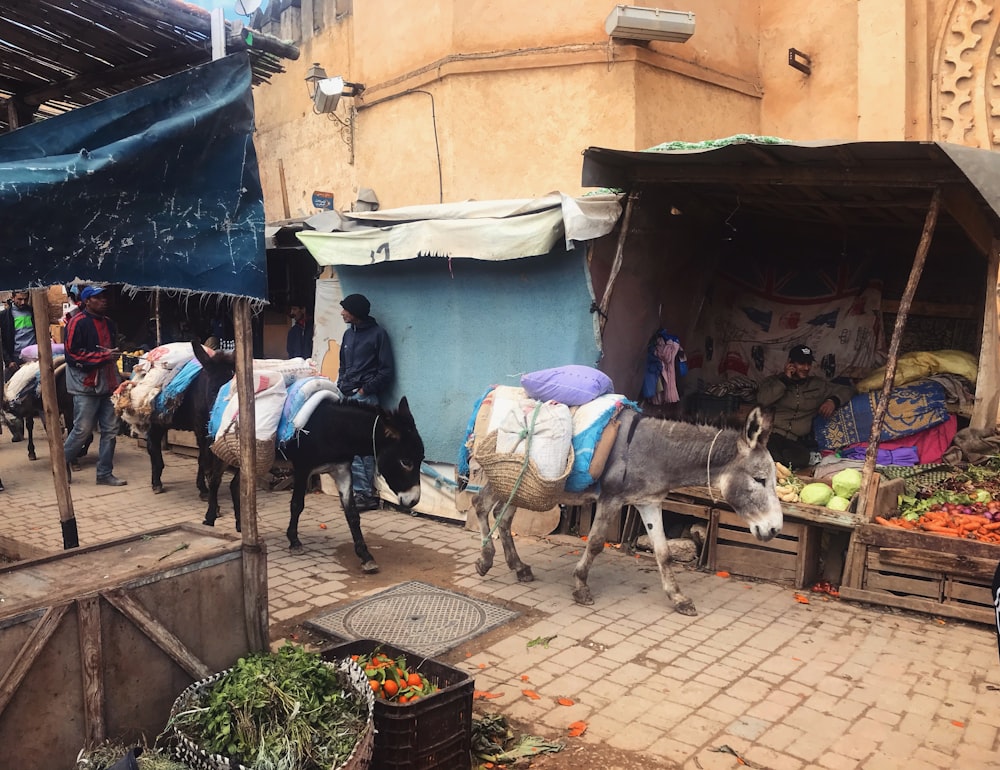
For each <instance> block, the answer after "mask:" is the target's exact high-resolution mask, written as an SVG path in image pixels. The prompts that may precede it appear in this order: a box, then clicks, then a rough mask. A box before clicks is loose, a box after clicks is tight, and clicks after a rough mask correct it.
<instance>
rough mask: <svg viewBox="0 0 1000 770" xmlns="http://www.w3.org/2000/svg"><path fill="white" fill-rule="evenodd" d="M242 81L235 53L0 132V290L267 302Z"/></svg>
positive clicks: (243, 67)
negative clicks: (59, 286)
mask: <svg viewBox="0 0 1000 770" xmlns="http://www.w3.org/2000/svg"><path fill="white" fill-rule="evenodd" d="M250 87H251V72H250V61H249V58H248V56H247V55H246V54H236V55H233V56H228V57H226V58H223V59H219V60H217V61H214V62H211V63H209V64H205V65H202V66H199V67H194V68H192V69H190V70H187V71H185V72H181V73H179V74H177V75H173V76H171V77H168V78H164V79H163V80H160V81H158V82H156V83H153V84H150V85H147V86H142V87H141V88H136V89H134V90H132V91H128V92H126V93H124V94H120V95H118V96H113V97H111V98H109V99H105V100H103V101H101V102H97V103H95V104H93V105H90V106H88V107H83V108H80V109H77V110H74V111H72V112H68V113H66V114H64V115H60V116H58V117H54V118H49V119H48V120H44V121H41V122H39V123H34V124H31V125H28V126H25V127H24V128H21V129H18V130H17V131H13V132H10V133H8V134H4V135H0V243H2V244H3V248H2V249H0V290H13V289H18V288H24V287H27V286H46V285H50V284H55V283H66V282H69V281H72V280H74V279H77V278H79V279H81V280H84V281H93V282H100V283H118V284H124V285H126V286H130V287H134V288H138V289H152V288H164V289H180V290H185V291H192V292H200V293H214V294H227V295H233V296H241V297H249V298H253V299H258V300H266V298H267V269H266V262H265V251H264V205H263V195H262V192H261V187H260V179H259V175H258V169H257V155H256V152H255V150H254V146H253V141H252V132H253V98H252V95H251V90H250Z"/></svg>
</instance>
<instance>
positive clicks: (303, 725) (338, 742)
mask: <svg viewBox="0 0 1000 770" xmlns="http://www.w3.org/2000/svg"><path fill="white" fill-rule="evenodd" d="M187 705H188V708H186V709H184V710H182V711H181V712H180V713H178V714H175V715H174V718H173V724H174V726H175V727H177V728H178V729H180V730H181V731H182V732H184V733H185V734H186V735H187V736H188V737H189V738H190V739H191V740H192V741H194V742H195V743H197V744H198V745H199V747H200V748H201V749H202V750H204V751H207V752H209V753H212V754H222V755H225V756H227V757H229V758H231V759H235V760H236V761H237V762H239V763H240V764H242V765H244V766H245V767H248V768H252V770H330V768H338V767H340V766H341V765H342V764H343V763H344V762H346V760H347V759H348V758H349V757H350V755H351V752H353V751H354V748H355V746H357V744H358V743H359V742H360V740H361V738H362V736H363V735H364V731H365V728H366V727H367V724H368V716H369V715H368V705H367V703H366V702H365V700H364V699H363V698H362V696H361V695H360V694H359V693H358V692H357V691H356V690H354V688H353V687H352V685H351V683H350V681H349V680H348V678H347V676H346V675H344V674H343V673H342V672H340V671H338V670H337V669H336V668H335V667H334V666H332V665H330V664H328V663H325V662H324V661H323V660H322V658H321V657H320V656H319V655H318V654H317V653H312V652H307V651H306V650H304V649H303V648H301V647H299V646H297V645H292V644H286V645H284V646H283V647H281V649H280V650H278V652H277V653H262V654H254V655H249V656H247V657H245V658H240V660H239V661H238V662H237V663H236V665H235V666H233V667H232V668H231V669H229V670H228V671H227V672H225V673H224V674H223V675H222V676H221V677H220V678H219V679H218V680H216V681H215V682H213V683H212V684H211V685H210V686H207V687H206V688H204V689H203V690H202V691H201V692H196V693H195V694H194V698H193V700H192V701H191V702H189V703H188V704H187Z"/></svg>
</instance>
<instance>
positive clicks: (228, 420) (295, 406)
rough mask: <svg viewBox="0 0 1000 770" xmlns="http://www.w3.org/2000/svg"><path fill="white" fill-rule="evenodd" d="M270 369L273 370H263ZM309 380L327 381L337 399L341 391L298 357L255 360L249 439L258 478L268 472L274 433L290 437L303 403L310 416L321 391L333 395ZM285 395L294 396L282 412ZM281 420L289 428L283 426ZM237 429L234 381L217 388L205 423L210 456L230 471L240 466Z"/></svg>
mask: <svg viewBox="0 0 1000 770" xmlns="http://www.w3.org/2000/svg"><path fill="white" fill-rule="evenodd" d="M271 366H273V367H277V369H271V368H266V367H271ZM312 381H325V382H327V383H329V384H330V385H331V386H332V390H333V391H334V392H335V396H336V398H337V399H338V400H339V398H340V391H339V390H337V386H336V385H334V384H333V383H332V382H331V381H330V380H328V379H326V378H325V377H317V371H316V369H315V367H314V366H313V365H312V364H311V362H308V361H305V360H303V359H301V358H294V359H290V360H288V361H284V360H279V359H272V360H266V361H254V370H253V389H254V441H255V453H256V461H257V472H258V473H259V474H264V473H267V471H269V470H270V468H271V466H272V465H273V464H274V455H275V449H276V446H277V444H278V440H279V430H280V431H282V434H283V435H289V436H294V434H295V431H296V430H298V429H300V428H301V425H298V420H297V419H296V418H297V413H299V412H301V411H304V410H305V408H306V405H307V404H309V403H312V406H311V407H310V408H309V414H311V413H312V410H313V409H315V403H316V402H317V401H318V400H321V399H322V398H323V396H322V395H320V393H328V394H330V395H331V396H332V395H333V394H332V393H331V391H330V389H329V388H328V387H326V386H324V385H323V384H322V383H320V384H319V385H318V386H317V385H315V384H314V385H310V384H309V383H310V382H312ZM290 393H291V394H292V396H293V398H292V399H291V400H292V406H290V407H287V413H286V404H287V403H288V401H289V399H288V396H289V394H290ZM311 399H316V401H311ZM283 418H284V419H285V420H286V422H287V423H289V425H290V428H289V427H285V426H282V420H283ZM241 428H242V422H241V420H240V404H239V395H238V394H237V392H236V380H235V378H234V379H232V380H230V381H229V382H228V383H226V384H225V385H223V386H222V388H220V389H219V394H218V396H217V397H216V400H215V404H214V406H213V407H212V412H211V416H210V417H209V423H208V431H209V435H211V436H214V441H213V442H212V452H213V453H214V454H215V455H216V456H217V457H219V458H220V459H221V460H223V461H224V462H225V463H227V464H228V465H231V466H234V467H239V466H240V441H239V435H240V433H239V432H240V430H241ZM283 440H286V439H283Z"/></svg>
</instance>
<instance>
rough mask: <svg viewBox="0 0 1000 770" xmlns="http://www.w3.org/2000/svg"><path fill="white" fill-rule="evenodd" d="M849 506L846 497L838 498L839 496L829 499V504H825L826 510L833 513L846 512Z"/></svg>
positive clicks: (849, 502) (849, 503)
mask: <svg viewBox="0 0 1000 770" xmlns="http://www.w3.org/2000/svg"><path fill="white" fill-rule="evenodd" d="M850 506H851V501H850V500H848V499H847V498H846V497H840V496H839V495H834V496H833V497H831V498H830V500H829V502H828V503H827V504H826V507H827V508H831V509H833V510H835V511H846V510H847V509H848V508H849V507H850Z"/></svg>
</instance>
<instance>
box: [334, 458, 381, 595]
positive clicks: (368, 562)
mask: <svg viewBox="0 0 1000 770" xmlns="http://www.w3.org/2000/svg"><path fill="white" fill-rule="evenodd" d="M333 478H334V479H335V480H336V482H337V491H338V492H340V500H341V503H343V501H344V500H345V499H346V500H347V504H346V505H344V518H346V519H347V528H348V529H349V530H351V539H352V540H354V553H356V554H357V555H358V558H359V559H361V571H362V572H366V573H368V574H369V575H374V574H375V573H376V572H378V564H377V563H376V562H375V557H374V556H372V554H371V551H369V550H368V545H367V544H366V543H365V536H364V535H363V534H362V532H361V513H360V512H359V511H358V505H357V500H356V499H355V497H354V471H353V463H350V464H345V465H344V466H343V472H341V466H335V468H334V474H333ZM341 484H344V486H341ZM345 491H346V493H347V497H346V498H345Z"/></svg>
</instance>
